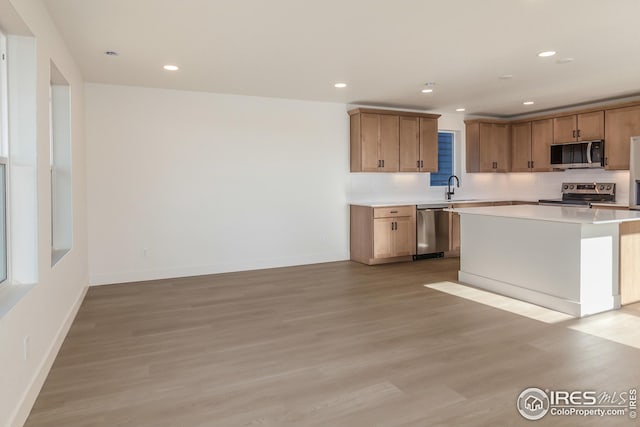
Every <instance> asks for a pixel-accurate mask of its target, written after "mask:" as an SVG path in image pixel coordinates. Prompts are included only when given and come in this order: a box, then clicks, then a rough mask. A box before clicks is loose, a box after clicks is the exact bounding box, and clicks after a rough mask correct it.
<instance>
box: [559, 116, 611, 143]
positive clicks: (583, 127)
mask: <svg viewBox="0 0 640 427" xmlns="http://www.w3.org/2000/svg"><path fill="white" fill-rule="evenodd" d="M595 139H604V111H592V112H588V113H582V114H572V115H569V116H560V117H555V118H554V119H553V142H554V143H556V144H559V143H563V142H573V141H592V140H595Z"/></svg>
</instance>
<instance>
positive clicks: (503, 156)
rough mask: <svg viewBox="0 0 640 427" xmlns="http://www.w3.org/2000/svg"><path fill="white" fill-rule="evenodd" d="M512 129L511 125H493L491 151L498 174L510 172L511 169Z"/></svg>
mask: <svg viewBox="0 0 640 427" xmlns="http://www.w3.org/2000/svg"><path fill="white" fill-rule="evenodd" d="M510 127H511V126H510V125H503V124H494V125H493V133H492V136H493V138H492V143H491V147H492V148H491V149H492V150H493V158H494V161H495V165H496V167H495V168H494V170H495V171H496V172H509V170H510V169H511V147H510V141H511V135H510V132H509V131H510Z"/></svg>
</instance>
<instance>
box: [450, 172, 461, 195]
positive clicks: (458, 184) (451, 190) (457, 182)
mask: <svg viewBox="0 0 640 427" xmlns="http://www.w3.org/2000/svg"><path fill="white" fill-rule="evenodd" d="M451 178H455V179H456V187H458V188H460V180H459V179H458V177H457V176H455V175H451V176H450V177H449V180H448V181H447V200H451V196H453V195H454V194H455V192H456V190H455V188H451Z"/></svg>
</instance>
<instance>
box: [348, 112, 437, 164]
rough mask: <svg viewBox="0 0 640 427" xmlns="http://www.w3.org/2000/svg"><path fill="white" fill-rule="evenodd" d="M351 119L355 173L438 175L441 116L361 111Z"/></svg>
mask: <svg viewBox="0 0 640 427" xmlns="http://www.w3.org/2000/svg"><path fill="white" fill-rule="evenodd" d="M349 115H350V116H351V172H398V171H400V172H435V171H437V170H438V117H440V115H439V114H422V113H413V112H404V111H395V110H375V109H368V108H366V109H365V108H359V109H356V110H352V111H349Z"/></svg>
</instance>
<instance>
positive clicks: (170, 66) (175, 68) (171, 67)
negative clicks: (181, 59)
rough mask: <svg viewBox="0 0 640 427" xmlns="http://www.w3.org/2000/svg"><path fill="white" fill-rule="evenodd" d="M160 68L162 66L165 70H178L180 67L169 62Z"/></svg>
mask: <svg viewBox="0 0 640 427" xmlns="http://www.w3.org/2000/svg"><path fill="white" fill-rule="evenodd" d="M162 68H164V69H165V70H167V71H178V70H179V69H180V68H179V67H178V66H177V65H170V64H168V65H165V66H164V67H162Z"/></svg>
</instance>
